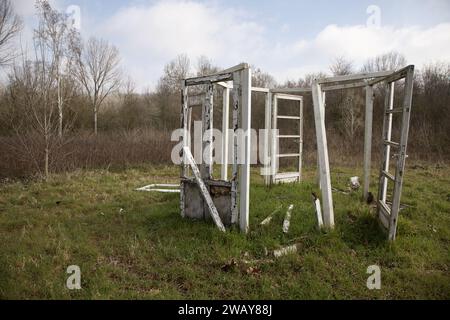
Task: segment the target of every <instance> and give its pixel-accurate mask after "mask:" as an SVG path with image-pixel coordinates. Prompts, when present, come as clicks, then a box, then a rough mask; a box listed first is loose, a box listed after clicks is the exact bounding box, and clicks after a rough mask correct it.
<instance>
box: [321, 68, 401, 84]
mask: <svg viewBox="0 0 450 320" xmlns="http://www.w3.org/2000/svg"><path fill="white" fill-rule="evenodd" d="M393 73H394V71H378V72H365V73H358V74H349V75H344V76H336V77H329V78H324V79H317V80H316V83H318V84H321V85H323V84H326V83H333V82H342V81H359V80H365V79H372V78H383V77H387V76H390V75H392V74H393Z"/></svg>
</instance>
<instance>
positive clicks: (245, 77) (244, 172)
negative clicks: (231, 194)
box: [239, 68, 252, 233]
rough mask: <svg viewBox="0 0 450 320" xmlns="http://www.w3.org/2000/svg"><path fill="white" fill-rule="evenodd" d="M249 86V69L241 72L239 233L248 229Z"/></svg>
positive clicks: (249, 161) (250, 106) (250, 142)
mask: <svg viewBox="0 0 450 320" xmlns="http://www.w3.org/2000/svg"><path fill="white" fill-rule="evenodd" d="M251 86H252V73H251V69H250V68H246V69H243V70H242V71H241V99H242V112H241V117H242V120H241V121H242V124H241V125H242V130H243V131H244V132H245V140H246V141H245V146H242V147H243V148H244V164H242V165H241V178H240V182H241V185H240V198H239V205H240V210H239V219H240V228H241V232H244V233H247V232H248V228H249V214H250V164H251V145H252V141H251V129H252V126H251V115H252V101H251V93H252V90H251Z"/></svg>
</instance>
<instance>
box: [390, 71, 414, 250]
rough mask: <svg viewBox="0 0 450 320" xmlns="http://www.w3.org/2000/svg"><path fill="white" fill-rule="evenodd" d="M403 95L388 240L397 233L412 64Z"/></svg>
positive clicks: (408, 116) (410, 98)
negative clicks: (398, 149) (398, 150)
mask: <svg viewBox="0 0 450 320" xmlns="http://www.w3.org/2000/svg"><path fill="white" fill-rule="evenodd" d="M406 72H407V73H406V78H405V96H404V98H403V117H402V129H401V138H400V153H399V157H398V160H397V166H396V170H395V184H394V194H393V198H392V211H391V219H390V226H389V240H391V241H393V240H395V237H396V234H397V223H398V213H399V210H400V198H401V194H402V187H403V176H404V171H405V162H406V157H407V155H406V149H407V145H408V136H409V122H410V117H411V106H412V94H413V86H414V66H410V67H409V68H408V69H407V71H406Z"/></svg>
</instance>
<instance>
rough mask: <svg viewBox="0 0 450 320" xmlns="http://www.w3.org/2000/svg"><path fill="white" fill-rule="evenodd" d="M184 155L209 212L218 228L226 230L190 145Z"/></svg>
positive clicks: (185, 149)
mask: <svg viewBox="0 0 450 320" xmlns="http://www.w3.org/2000/svg"><path fill="white" fill-rule="evenodd" d="M183 155H184V156H185V157H186V160H187V162H188V163H189V165H190V166H191V169H192V172H193V173H194V177H195V180H196V182H197V185H198V187H199V188H200V191H201V194H202V196H203V198H204V200H205V202H206V204H207V206H208V208H209V212H210V214H211V217H212V219H213V220H214V223H215V224H216V226H217V228H219V230H220V231H222V232H225V226H224V225H223V223H222V220H220V216H219V213H218V212H217V209H216V206H215V205H214V202H213V200H212V198H211V195H210V194H209V192H208V189H207V187H206V185H205V183H204V182H203V180H202V178H201V176H200V170H199V169H198V167H197V165H196V163H195V161H194V157H193V156H192V154H191V150H189V148H188V147H184V148H183Z"/></svg>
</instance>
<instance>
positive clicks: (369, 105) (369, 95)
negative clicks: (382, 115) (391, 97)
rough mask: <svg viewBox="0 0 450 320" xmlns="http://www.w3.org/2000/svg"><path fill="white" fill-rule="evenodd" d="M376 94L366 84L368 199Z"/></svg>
mask: <svg viewBox="0 0 450 320" xmlns="http://www.w3.org/2000/svg"><path fill="white" fill-rule="evenodd" d="M374 98H375V95H374V92H373V87H372V86H366V112H365V117H364V121H365V124H364V189H363V199H364V200H367V197H368V196H369V187H370V165H371V163H372V123H373V101H374Z"/></svg>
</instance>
